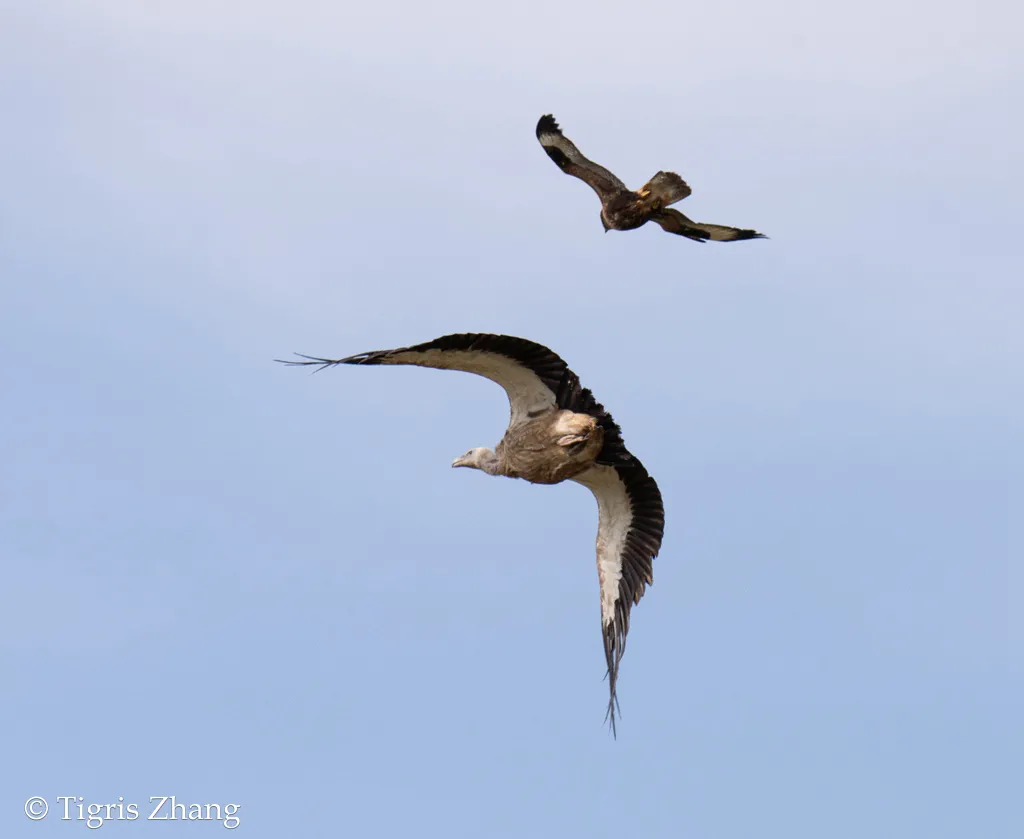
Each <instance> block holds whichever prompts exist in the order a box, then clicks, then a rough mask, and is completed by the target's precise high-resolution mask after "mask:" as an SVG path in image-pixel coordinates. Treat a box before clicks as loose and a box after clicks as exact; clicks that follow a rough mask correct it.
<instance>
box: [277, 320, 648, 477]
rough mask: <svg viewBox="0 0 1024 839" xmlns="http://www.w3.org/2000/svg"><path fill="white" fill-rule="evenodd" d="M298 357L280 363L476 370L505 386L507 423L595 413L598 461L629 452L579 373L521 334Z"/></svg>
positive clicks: (612, 459) (444, 338) (443, 339)
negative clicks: (555, 413) (560, 411)
mask: <svg viewBox="0 0 1024 839" xmlns="http://www.w3.org/2000/svg"><path fill="white" fill-rule="evenodd" d="M301 357H302V358H303V359H305V360H304V361H282V362H281V363H282V364H288V365H292V366H297V365H301V366H309V365H315V366H318V367H320V368H323V367H331V366H334V365H336V364H411V365H415V366H417V367H434V368H437V369H439V370H461V371H463V372H466V373H475V374H476V375H478V376H483V377H484V378H487V379H490V380H491V381H492V382H496V383H497V384H499V385H501V386H502V387H503V388H504V389H505V393H506V394H508V401H509V407H510V410H511V419H510V420H509V424H510V425H516V424H517V423H519V422H523V421H524V420H527V419H530V418H531V415H533V416H537V415H538V414H539V413H541V412H543V411H547V410H550V409H551V408H556V407H557V408H564V409H567V410H570V411H576V412H578V413H581V414H590V415H591V416H594V417H596V418H597V420H598V424H599V425H600V426H601V427H602V428H603V429H604V431H605V444H604V446H603V448H602V450H601V454H600V455H598V462H600V463H618V462H621V461H622V460H623V459H624V458H626V457H627V456H628V453H626V452H625V450H624V449H623V450H622V451H619V447H617V446H616V445H615V444H614V441H615V438H616V437H617V434H618V426H617V425H615V422H614V421H613V420H612V418H611V416H610V415H609V414H608V412H607V411H605V410H604V408H603V407H602V406H601V405H600V404H598V402H597V401H596V400H595V399H594V396H593V394H592V393H591V392H590V390H588V389H587V388H585V387H582V386H581V385H580V380H579V376H577V375H576V374H575V373H573V372H572V370H570V369H569V366H568V365H567V364H566V363H565V361H563V360H562V358H561V357H560V356H559V355H558V354H557V353H554V352H552V351H551V350H549V349H548V348H547V347H545V346H543V345H542V344H538V343H535V342H534V341H528V340H526V339H525V338H516V337H514V336H512V335H489V334H484V333H473V332H468V333H461V334H457V335H444V336H442V337H441V338H437V339H435V340H433V341H427V342H426V343H423V344H416V345H415V346H411V347H399V348H397V349H393V350H375V351H373V352H365V353H359V354H358V355H352V356H349V357H348V358H339V359H326V358H312V357H310V356H301ZM279 360H280V359H279ZM606 452H607V453H608V454H607V455H606V454H605V453H606Z"/></svg>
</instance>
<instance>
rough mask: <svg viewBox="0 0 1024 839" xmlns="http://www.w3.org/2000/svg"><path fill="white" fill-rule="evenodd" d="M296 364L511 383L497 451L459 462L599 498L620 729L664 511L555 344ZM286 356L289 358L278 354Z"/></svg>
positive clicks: (603, 595) (610, 661)
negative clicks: (387, 368)
mask: <svg viewBox="0 0 1024 839" xmlns="http://www.w3.org/2000/svg"><path fill="white" fill-rule="evenodd" d="M299 357H300V358H302V359H303V360H302V361H283V362H282V363H284V364H289V365H302V366H305V365H316V366H317V367H318V369H323V368H325V367H332V366H334V365H338V364H366V365H371V364H411V365H415V366H418V367H435V368H438V369H441V370H462V371H463V372H466V373H475V374H476V375H478V376H483V377H484V378H487V379H490V380H491V381H492V382H496V383H497V384H499V385H501V386H502V387H503V388H504V389H505V393H506V394H507V395H508V400H509V406H510V410H511V417H510V419H509V425H508V429H507V430H506V431H505V435H504V437H503V438H502V440H501V442H499V443H498V444H497V446H495V448H494V449H489V448H474V449H470V450H469V451H468V452H466V453H465V454H464V455H462V456H461V457H457V458H455V460H454V461H452V466H453V467H456V466H464V467H469V468H471V469H479V470H481V471H482V472H486V473H487V474H488V475H504V476H506V477H509V478H522V479H523V480H525V481H529V482H531V483H534V484H557V483H560V482H562V481H565V480H570V481H575V482H576V483H579V484H583V486H585V487H587V488H588V489H590V491H591V492H592V493H593V494H594V496H595V497H596V498H597V510H598V525H597V577H598V582H599V584H600V599H601V634H602V637H603V639H604V655H605V662H606V664H607V667H608V673H607V676H608V683H609V691H610V695H609V699H608V713H607V715H606V720H610V722H611V729H612V734H613V736H614V735H615V713H616V710H617V708H618V701H617V698H616V685H617V682H618V675H619V663H620V661H621V660H622V654H623V652H624V650H625V648H626V633H627V632H628V631H629V612H630V608H631V607H632V606H633V605H634V604H636V603H639V602H640V598H641V597H643V594H644V591H645V589H646V587H647V586H648V585H650V584H651V583H652V582H653V560H654V558H655V557H656V556H657V555H658V550H659V549H660V547H661V539H662V534H663V532H664V528H665V510H664V507H663V505H662V501H661V493H660V492H659V490H658V485H657V484H656V483H655V482H654V479H653V478H652V477H651V476H650V475H648V474H647V470H646V469H645V468H644V467H643V464H642V463H640V461H639V460H637V458H636V457H634V456H633V455H632V454H630V452H629V451H628V450H627V449H626V445H625V443H624V442H623V440H622V434H621V433H620V431H619V426H618V425H617V424H616V423H615V421H614V420H613V419H612V417H611V414H609V413H608V412H607V411H606V410H605V409H604V407H602V406H601V405H600V404H599V403H598V402H597V400H596V399H594V396H593V394H591V392H590V391H589V390H588V389H587V388H584V387H581V386H580V381H579V378H578V377H577V376H576V374H575V373H573V372H572V370H570V369H569V367H568V366H567V365H566V363H565V362H564V361H563V360H562V359H561V358H560V357H559V356H558V355H556V354H555V353H554V352H552V351H551V350H549V349H548V348H547V347H545V346H542V345H540V344H536V343H534V342H533V341H527V340H526V339H524V338H516V337H513V336H511V335H488V334H474V333H469V334H460V335H445V336H443V337H441V338H437V339H436V340H433V341H428V342H426V343H423V344H416V345H415V346H411V347H400V348H398V349H391V350H375V351H372V352H364V353H359V354H358V355H352V356H349V357H348V358H339V359H334V360H332V359H326V358H314V357H312V356H306V355H301V354H299ZM278 360H279V361H280V359H278Z"/></svg>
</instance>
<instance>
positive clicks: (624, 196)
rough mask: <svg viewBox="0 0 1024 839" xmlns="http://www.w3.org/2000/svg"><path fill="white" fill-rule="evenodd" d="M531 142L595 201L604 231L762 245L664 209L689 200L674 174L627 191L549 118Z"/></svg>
mask: <svg viewBox="0 0 1024 839" xmlns="http://www.w3.org/2000/svg"><path fill="white" fill-rule="evenodd" d="M537 139H538V140H540V144H541V146H543V148H544V151H545V152H547V155H548V157H550V158H551V159H552V160H553V161H555V163H556V165H557V166H558V168H559V169H561V170H562V171H563V172H565V173H566V174H567V175H572V176H573V177H576V178H579V179H580V180H581V181H583V182H584V183H586V184H588V185H589V186H590V188H591V189H593V190H594V192H596V193H597V197H598V198H600V199H601V224H603V225H604V230H605V233H607V232H608V231H609V230H635V229H636V228H637V227H640V226H641V225H644V224H646V223H647V222H649V221H653V222H655V223H656V224H660V225H661V228H662V230H667V231H668V232H669V233H676V234H678V235H680V236H685V237H686V238H687V239H693V241H695V242H706V241H707V240H708V239H711V240H712V241H715V242H734V241H736V240H737V239H766V238H767V237H766V236H765V235H764V234H763V233H758V232H757V231H756V230H741V229H740V228H738V227H724V226H723V225H721V224H705V223H704V222H699V221H693V220H692V219H690V218H687V217H686V216H684V215H683V214H682V213H681V212H679V210H670V209H668V207H669V205H670V204H675V203H676V202H677V201H682V200H683V199H684V198H685V197H686V196H687V195H689V194H690V191H691V190H690V187H689V186H687V184H686V181H684V180H683V179H682V178H680V177H679V175H677V174H676V173H675V172H658V173H657V174H656V175H655V176H654V177H653V178H651V179H650V180H649V181H648V182H647V183H646V184H644V185H643V186H642V187H640V189H638V190H636V191H635V192H634V191H633V190H630V189H628V188H627V187H626V185H625V184H624V183H623V182H622V181H620V180H619V179H618V178H617V177H615V175H613V174H612V173H611V172H609V171H608V170H607V169H605V168H604V167H603V166H598V165H597V164H596V163H594V162H593V161H592V160H588V159H587V158H585V157H584V156H583V155H582V154H581V153H580V150H579V149H578V148H576V146H575V145H574V144H573V142H572V140H570V139H569V138H568V137H566V136H565V135H564V134H563V133H562V129H560V128H559V127H558V123H557V122H555V118H554V117H553V116H552V115H551V114H545V115H544V116H542V117H541V118H540V120H539V121H538V122H537Z"/></svg>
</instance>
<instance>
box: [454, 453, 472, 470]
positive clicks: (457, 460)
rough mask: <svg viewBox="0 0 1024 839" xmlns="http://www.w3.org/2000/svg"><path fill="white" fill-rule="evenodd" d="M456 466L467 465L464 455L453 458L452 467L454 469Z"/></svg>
mask: <svg viewBox="0 0 1024 839" xmlns="http://www.w3.org/2000/svg"><path fill="white" fill-rule="evenodd" d="M456 466H469V464H468V463H467V462H466V456H465V455H462V456H461V457H457V458H455V460H453V461H452V469H454V468H455V467H456Z"/></svg>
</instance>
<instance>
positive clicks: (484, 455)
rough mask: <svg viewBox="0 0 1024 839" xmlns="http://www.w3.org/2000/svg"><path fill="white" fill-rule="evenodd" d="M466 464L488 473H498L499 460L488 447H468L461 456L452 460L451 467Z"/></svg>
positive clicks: (499, 470) (499, 468)
mask: <svg viewBox="0 0 1024 839" xmlns="http://www.w3.org/2000/svg"><path fill="white" fill-rule="evenodd" d="M455 466H468V467H469V468H470V469H479V470H480V471H481V472H486V473H487V474H488V475H500V474H502V471H501V461H500V460H499V459H498V456H497V455H496V454H495V453H494V452H493V451H491V450H490V449H470V450H469V451H468V452H466V453H465V454H464V455H463V456H462V457H457V458H455V460H453V461H452V467H455Z"/></svg>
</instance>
